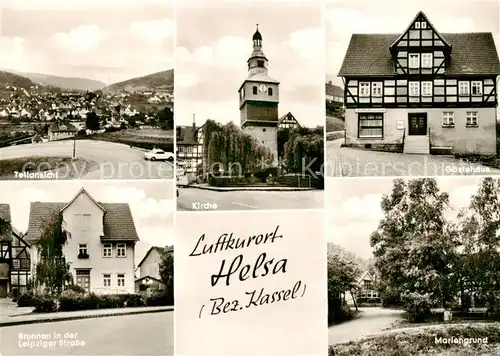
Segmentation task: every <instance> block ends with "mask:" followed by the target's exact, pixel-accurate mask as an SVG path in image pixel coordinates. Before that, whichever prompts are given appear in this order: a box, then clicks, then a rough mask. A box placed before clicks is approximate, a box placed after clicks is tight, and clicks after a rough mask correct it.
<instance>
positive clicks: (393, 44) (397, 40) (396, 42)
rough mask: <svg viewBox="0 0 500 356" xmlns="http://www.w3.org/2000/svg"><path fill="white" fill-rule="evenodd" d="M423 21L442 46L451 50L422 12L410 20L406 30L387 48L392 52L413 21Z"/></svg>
mask: <svg viewBox="0 0 500 356" xmlns="http://www.w3.org/2000/svg"><path fill="white" fill-rule="evenodd" d="M419 18H420V19H423V20H424V21H426V22H427V23H428V24H429V26H430V27H431V29H432V30H433V31H434V32H435V33H436V35H437V36H438V37H439V39H440V40H441V41H442V42H443V44H444V45H445V47H448V48H451V45H450V44H449V43H448V42H447V41H446V40H445V39H444V38H443V36H442V35H441V34H440V33H439V32H438V30H436V27H434V25H433V24H432V23H431V22H430V21H429V19H428V18H427V16H425V14H424V13H423V11H419V12H418V13H417V15H415V17H414V18H413V20H411V22H410V24H409V25H408V27H407V28H406V30H404V32H403V33H402V34H401V35H400V36H399V37H398V38H396V39H395V40H394V42H392V43H391V45H390V46H389V48H390V49H391V50H392V48H393V47H394V46H396V45H397V44H398V42H399V41H400V40H401V39H402V38H403V37H404V35H405V34H406V33H407V32H408V31H409V30H410V28H411V26H412V25H413V23H414V22H415V21H417V19H419Z"/></svg>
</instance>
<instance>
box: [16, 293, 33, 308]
mask: <svg viewBox="0 0 500 356" xmlns="http://www.w3.org/2000/svg"><path fill="white" fill-rule="evenodd" d="M17 306H18V307H34V306H35V298H34V296H33V293H21V294H20V295H19V296H18V297H17Z"/></svg>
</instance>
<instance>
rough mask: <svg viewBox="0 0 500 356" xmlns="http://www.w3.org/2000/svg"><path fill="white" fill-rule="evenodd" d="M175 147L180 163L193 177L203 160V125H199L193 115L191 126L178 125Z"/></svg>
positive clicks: (186, 172)
mask: <svg viewBox="0 0 500 356" xmlns="http://www.w3.org/2000/svg"><path fill="white" fill-rule="evenodd" d="M175 147H176V150H177V151H176V158H177V163H178V165H179V166H181V167H182V169H183V171H184V174H186V175H188V176H189V178H191V179H193V178H194V177H196V176H197V167H198V166H200V165H201V164H202V162H203V125H202V126H200V127H197V126H196V121H195V119H194V117H193V124H192V125H191V126H177V127H176V141H175Z"/></svg>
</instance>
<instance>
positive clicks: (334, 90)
mask: <svg viewBox="0 0 500 356" xmlns="http://www.w3.org/2000/svg"><path fill="white" fill-rule="evenodd" d="M325 93H326V95H331V96H338V97H342V98H343V97H344V90H343V89H342V88H341V87H339V86H338V85H335V84H330V83H325Z"/></svg>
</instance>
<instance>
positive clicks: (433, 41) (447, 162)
mask: <svg viewBox="0 0 500 356" xmlns="http://www.w3.org/2000/svg"><path fill="white" fill-rule="evenodd" d="M326 6H327V8H326V13H325V17H326V43H327V45H326V58H327V65H326V74H327V78H326V90H325V93H326V111H327V113H326V115H327V117H326V124H325V127H326V139H327V144H326V147H327V148H326V151H327V152H326V155H327V158H326V160H327V163H326V176H335V177H359V176H443V175H485V174H491V175H493V174H494V175H497V174H498V173H500V160H499V159H498V142H499V137H500V136H499V135H500V133H499V132H500V131H499V130H498V127H499V126H500V121H499V120H500V115H499V113H498V98H497V92H498V75H499V74H500V62H499V56H498V48H499V45H500V42H499V30H498V29H499V23H500V22H499V21H500V19H499V16H500V8H499V6H500V5H499V4H498V2H470V1H462V0H461V1H456V2H454V3H453V6H450V3H449V2H447V1H430V0H429V1H427V0H426V1H420V2H419V3H418V4H416V3H415V4H407V3H393V2H388V1H385V2H384V1H382V2H377V3H374V2H365V1H356V2H349V4H347V3H338V2H334V3H329V4H327V5H326ZM387 9H390V11H387Z"/></svg>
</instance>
